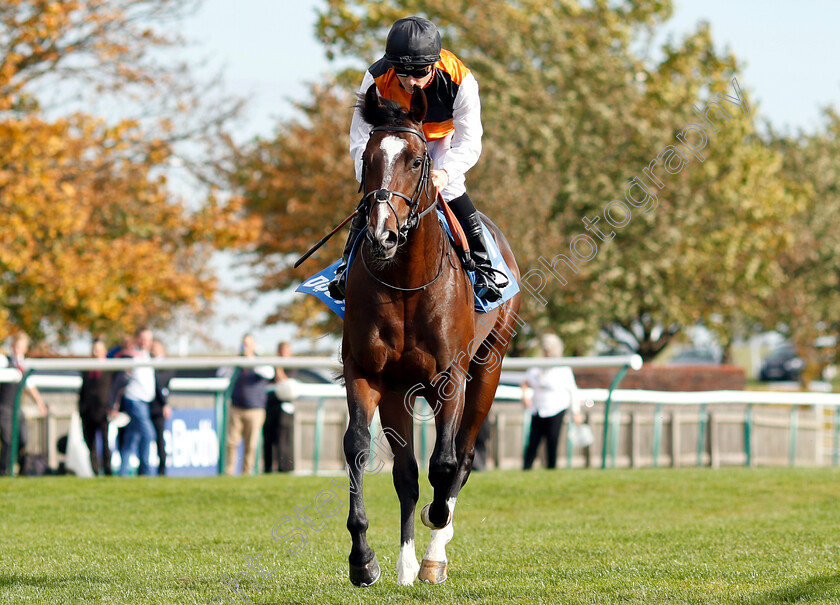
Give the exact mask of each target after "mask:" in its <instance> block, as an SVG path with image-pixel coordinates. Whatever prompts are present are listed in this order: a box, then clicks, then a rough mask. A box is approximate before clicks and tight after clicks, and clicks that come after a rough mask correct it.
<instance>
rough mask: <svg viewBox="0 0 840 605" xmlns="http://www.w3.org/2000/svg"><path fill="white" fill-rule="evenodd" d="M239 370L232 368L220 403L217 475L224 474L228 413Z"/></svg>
mask: <svg viewBox="0 0 840 605" xmlns="http://www.w3.org/2000/svg"><path fill="white" fill-rule="evenodd" d="M241 371H242V370H241V368H233V374H231V376H230V382H229V383H228V386H227V388H226V389H225V396H224V401H223V402H222V426H220V427H219V474H220V475H222V474H224V472H225V462H226V460H225V458H226V457H227V426H228V411H229V410H230V400H231V399H232V398H233V387H234V386H236V379H237V378H239V373H240V372H241Z"/></svg>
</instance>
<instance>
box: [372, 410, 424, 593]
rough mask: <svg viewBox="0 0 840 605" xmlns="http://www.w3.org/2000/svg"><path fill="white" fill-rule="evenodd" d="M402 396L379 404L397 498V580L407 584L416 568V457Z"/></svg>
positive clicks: (411, 428)
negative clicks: (391, 453) (392, 462)
mask: <svg viewBox="0 0 840 605" xmlns="http://www.w3.org/2000/svg"><path fill="white" fill-rule="evenodd" d="M409 403H410V407H407V406H405V405H403V398H402V397H399V398H392V397H390V396H389V397H386V398H383V401H382V403H381V404H380V406H379V418H380V420H381V421H382V430H383V432H384V433H385V435H386V436H387V437H388V443H389V444H390V446H391V451H392V452H393V453H394V471H393V476H394V488H395V489H396V490H397V497H398V498H399V499H400V555H399V558H398V559H397V584H398V585H400V586H411V585H412V584H414V580H415V579H416V578H417V572H418V571H420V564H419V563H418V562H417V554H416V553H415V550H414V510H415V508H416V506H417V498H418V497H419V494H420V488H419V485H418V470H417V460H416V459H415V457H414V422H413V420H414V419H413V417H412V415H411V414H410V413H409V412H408V409H412V408H413V406H414V401H413V400H412V401H410V402H409Z"/></svg>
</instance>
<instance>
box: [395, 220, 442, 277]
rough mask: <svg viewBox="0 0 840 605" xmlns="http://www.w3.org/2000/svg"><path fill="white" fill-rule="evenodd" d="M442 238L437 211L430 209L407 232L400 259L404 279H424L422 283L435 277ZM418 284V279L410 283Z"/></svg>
mask: <svg viewBox="0 0 840 605" xmlns="http://www.w3.org/2000/svg"><path fill="white" fill-rule="evenodd" d="M443 238H444V234H443V229H441V227H440V223H439V221H438V217H437V212H434V211H432V212H430V213H429V214H427V215H426V216H424V217H423V218H422V219H420V222H419V223H418V225H417V227H416V228H415V229H413V230H412V231H410V232H409V234H408V239H407V241H406V242H405V244H404V246H405V251H404V253H403V254H402V255H401V259H400V264H401V265H402V267H401V268H400V271H401V272H405V273H404V274H405V276H406V279H408V280H415V281H416V280H420V279H424V280H425V281H424V282H422V283H425V282H427V281H429V280H431V279H433V278H434V277H435V275H436V274H437V272H438V270H439V268H440V266H439V265H440V262H441V256H442V255H443V254H444V253H445V250H444V246H445V245H446V242H445V241H444V239H443ZM419 284H420V282H419V281H418V283H415V284H412V285H413V286H417V285H419Z"/></svg>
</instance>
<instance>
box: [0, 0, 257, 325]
mask: <svg viewBox="0 0 840 605" xmlns="http://www.w3.org/2000/svg"><path fill="white" fill-rule="evenodd" d="M194 6H196V3H195V2H192V1H186V0H115V1H107V2H106V1H104V0H72V1H66V2H43V1H40V0H13V1H12V2H6V3H3V5H2V6H0V214H2V216H0V232H2V234H3V236H2V237H3V242H2V246H0V279H2V284H0V309H3V311H2V315H0V337H3V336H5V335H6V334H8V333H9V332H11V331H14V330H24V331H26V332H29V333H30V334H31V335H32V336H33V337H34V339H35V340H39V339H42V338H44V337H46V336H52V337H56V338H58V339H59V340H60V339H62V338H67V337H68V336H69V335H70V334H72V333H74V332H78V331H81V332H83V333H84V332H92V333H101V332H106V333H109V334H117V333H120V332H124V331H131V330H133V329H134V327H136V326H137V325H138V324H143V323H150V324H154V325H158V326H160V325H164V324H165V323H166V322H167V320H168V318H170V317H171V314H172V313H173V312H174V311H175V310H176V309H177V308H179V307H182V306H188V307H191V308H192V309H194V310H195V311H196V312H199V313H201V312H207V311H208V310H209V305H210V303H211V301H212V298H213V294H214V292H215V289H216V280H215V277H214V276H213V275H212V273H211V271H210V268H209V264H208V262H209V258H210V253H211V252H212V250H214V249H218V248H225V247H230V246H232V245H235V244H236V245H242V244H244V243H245V242H246V241H247V240H248V239H249V238H250V233H251V232H252V231H253V229H252V228H250V229H249V227H253V222H243V221H242V219H241V217H240V212H239V210H240V209H239V206H238V205H237V203H236V201H235V200H234V201H232V202H228V201H226V200H223V199H220V197H219V196H218V195H217V194H216V193H215V192H214V191H213V190H212V189H211V188H210V185H211V181H210V180H209V179H207V178H206V176H207V175H208V174H210V171H209V170H206V168H207V167H208V166H209V165H210V164H211V163H212V162H213V161H214V160H215V159H216V158H213V157H211V158H210V159H209V160H207V161H204V162H202V161H197V160H195V159H193V157H191V156H189V155H186V156H184V155H182V156H181V157H182V158H183V159H184V160H185V161H186V163H187V165H188V166H189V167H190V168H192V169H194V172H195V174H196V175H197V176H198V177H199V178H200V179H204V182H205V183H206V184H207V187H208V188H207V190H206V191H207V194H206V199H204V200H201V201H200V202H199V203H195V202H190V203H188V201H187V200H183V199H177V198H176V197H174V196H173V195H172V194H171V192H170V191H169V188H168V181H167V174H168V172H169V168H170V166H171V161H172V160H173V158H174V157H175V156H176V154H178V153H179V146H182V144H188V145H189V146H191V147H192V149H199V148H200V145H201V144H202V143H208V142H209V141H210V140H211V139H215V140H216V142H217V145H216V146H217V147H220V145H218V142H219V141H220V139H219V138H218V137H219V135H220V133H221V129H222V128H223V127H224V124H225V123H226V122H227V121H228V119H229V118H230V116H232V115H233V114H234V113H235V111H236V108H237V103H236V102H234V101H228V100H224V99H219V98H218V97H215V98H214V99H212V100H213V101H215V102H216V105H215V106H214V107H212V108H209V102H211V99H210V97H208V98H206V99H204V100H202V97H203V95H204V94H205V93H207V92H208V88H207V86H210V88H211V89H212V87H213V85H212V83H211V84H208V85H206V86H205V85H199V84H197V83H195V82H194V81H193V80H192V79H191V78H190V77H189V71H188V69H187V66H185V65H181V64H175V63H173V64H171V66H170V64H168V63H166V62H160V61H159V58H158V57H157V56H156V53H158V52H159V51H161V49H166V48H173V47H176V46H177V45H178V44H179V43H180V39H179V38H178V36H177V35H173V34H171V33H167V32H168V31H171V30H169V27H170V23H171V22H172V20H174V19H177V18H179V17H181V16H183V15H184V14H186V12H187V11H188V10H189V9H190V8H192V7H194ZM67 98H70V99H71V100H70V101H67V100H66V99H67ZM59 100H60V102H59ZM97 100H98V102H97ZM102 107H107V108H108V109H109V110H110V111H109V113H114V110H115V109H116V110H117V113H118V114H121V117H120V118H118V119H116V120H112V121H110V122H108V121H106V120H104V119H101V118H97V117H95V116H94V115H92V114H91V110H96V109H97V108H102ZM183 148H186V147H182V149H183Z"/></svg>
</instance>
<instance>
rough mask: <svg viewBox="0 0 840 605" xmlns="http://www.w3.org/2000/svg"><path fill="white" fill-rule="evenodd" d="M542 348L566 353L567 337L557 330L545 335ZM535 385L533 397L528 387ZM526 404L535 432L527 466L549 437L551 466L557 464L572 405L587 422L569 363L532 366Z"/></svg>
mask: <svg viewBox="0 0 840 605" xmlns="http://www.w3.org/2000/svg"><path fill="white" fill-rule="evenodd" d="M541 344H542V350H543V355H544V356H545V357H562V356H563V341H562V340H560V337H559V336H557V335H555V334H546V335H545V336H543V337H542V342H541ZM529 386H530V387H532V388H533V389H534V394H533V397H531V396H530V395H528V393H527V391H526V389H527V388H528V387H529ZM522 404H523V405H524V406H525V407H526V408H527V409H529V410H530V411H531V432H530V435H529V438H528V447H527V449H526V450H525V464H524V469H525V470H526V471H527V470H530V468H531V467H532V466H533V464H534V459H535V458H536V457H537V448H539V446H540V442H541V441H542V440H543V438H545V442H546V449H547V454H548V456H547V457H548V461H547V464H546V467H547V468H556V467H557V444H558V441H559V439H560V428H561V427H562V426H563V416H564V415H565V413H566V410H567V409H569V407H571V408H572V413H573V414H574V420H575V422H576V423H578V424H581V423H582V422H583V416H582V415H581V413H580V397H579V396H578V394H577V384H576V383H575V375H574V374H573V373H572V369H571V368H569V367H566V366H560V367H553V368H531V369H530V370H528V372H527V374H526V375H525V382H523V383H522Z"/></svg>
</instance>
